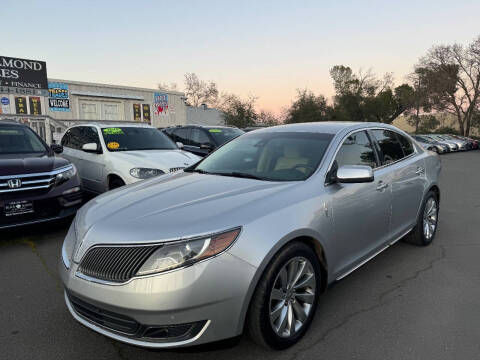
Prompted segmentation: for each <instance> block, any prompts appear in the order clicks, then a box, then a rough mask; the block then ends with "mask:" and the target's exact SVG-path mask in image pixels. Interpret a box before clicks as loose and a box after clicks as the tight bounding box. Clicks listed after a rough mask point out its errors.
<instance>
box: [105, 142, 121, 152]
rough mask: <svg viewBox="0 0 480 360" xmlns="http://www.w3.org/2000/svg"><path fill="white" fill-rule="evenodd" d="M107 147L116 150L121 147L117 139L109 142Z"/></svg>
mask: <svg viewBox="0 0 480 360" xmlns="http://www.w3.org/2000/svg"><path fill="white" fill-rule="evenodd" d="M107 147H108V148H109V149H112V150H115V149H118V148H119V147H120V144H119V143H118V142H116V141H111V142H109V143H108V144H107Z"/></svg>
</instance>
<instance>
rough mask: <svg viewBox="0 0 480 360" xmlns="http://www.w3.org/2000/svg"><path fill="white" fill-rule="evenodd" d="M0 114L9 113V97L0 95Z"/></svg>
mask: <svg viewBox="0 0 480 360" xmlns="http://www.w3.org/2000/svg"><path fill="white" fill-rule="evenodd" d="M0 114H10V99H9V98H8V97H5V96H2V98H1V99H0Z"/></svg>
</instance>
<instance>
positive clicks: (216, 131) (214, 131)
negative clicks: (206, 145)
mask: <svg viewBox="0 0 480 360" xmlns="http://www.w3.org/2000/svg"><path fill="white" fill-rule="evenodd" d="M208 131H209V132H211V133H221V132H222V130H220V129H210V130H208Z"/></svg>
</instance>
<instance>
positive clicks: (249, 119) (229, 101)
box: [219, 94, 258, 128]
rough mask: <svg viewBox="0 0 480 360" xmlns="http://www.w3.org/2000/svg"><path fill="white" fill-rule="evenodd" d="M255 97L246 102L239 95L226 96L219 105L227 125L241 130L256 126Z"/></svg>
mask: <svg viewBox="0 0 480 360" xmlns="http://www.w3.org/2000/svg"><path fill="white" fill-rule="evenodd" d="M256 100H257V99H256V98H255V97H252V96H251V97H249V98H247V99H245V100H243V99H241V98H240V97H238V96H237V95H233V94H224V95H223V96H222V100H221V103H220V104H219V107H220V110H221V111H222V115H223V119H224V121H225V124H226V125H232V126H236V127H239V128H244V127H248V126H254V125H256V120H257V117H258V116H257V113H256V111H255V101H256Z"/></svg>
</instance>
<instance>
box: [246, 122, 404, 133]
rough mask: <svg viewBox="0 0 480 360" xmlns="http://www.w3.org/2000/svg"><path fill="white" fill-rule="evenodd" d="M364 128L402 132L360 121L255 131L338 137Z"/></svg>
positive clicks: (386, 126)
mask: <svg viewBox="0 0 480 360" xmlns="http://www.w3.org/2000/svg"><path fill="white" fill-rule="evenodd" d="M363 128H385V129H391V130H396V131H401V130H400V129H398V128H396V127H395V126H392V125H388V124H383V123H376V122H359V121H319V122H311V123H299V124H287V125H278V126H272V127H267V128H263V129H258V130H255V133H257V134H258V133H260V132H270V131H275V132H319V133H327V134H333V135H336V134H338V133H340V132H342V131H344V130H356V129H363Z"/></svg>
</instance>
